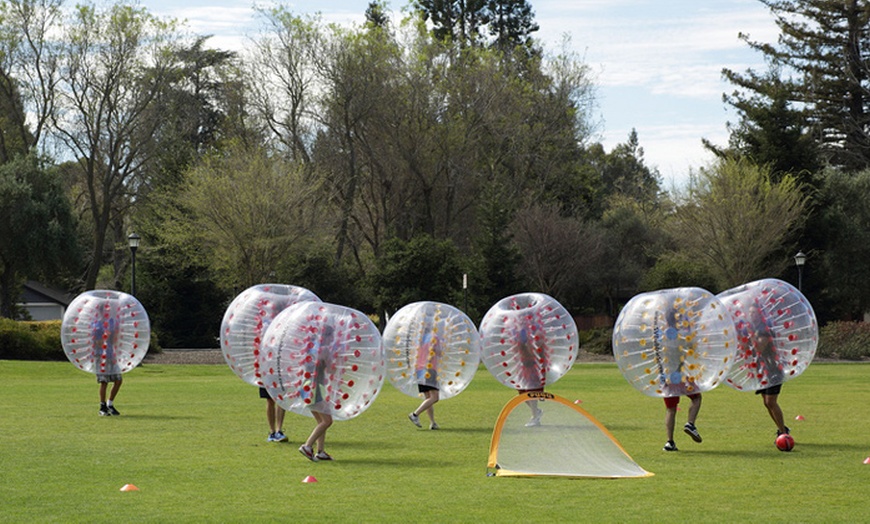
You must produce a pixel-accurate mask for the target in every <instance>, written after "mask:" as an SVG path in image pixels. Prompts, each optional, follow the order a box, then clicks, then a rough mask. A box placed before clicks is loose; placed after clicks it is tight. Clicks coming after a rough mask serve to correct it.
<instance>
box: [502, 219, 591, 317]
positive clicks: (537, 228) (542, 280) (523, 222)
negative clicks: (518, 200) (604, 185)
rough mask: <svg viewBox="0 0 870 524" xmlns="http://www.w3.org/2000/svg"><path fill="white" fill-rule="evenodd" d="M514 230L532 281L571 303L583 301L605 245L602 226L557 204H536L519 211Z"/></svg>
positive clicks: (527, 276) (522, 269) (523, 270)
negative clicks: (562, 211) (567, 212)
mask: <svg viewBox="0 0 870 524" xmlns="http://www.w3.org/2000/svg"><path fill="white" fill-rule="evenodd" d="M511 230H512V231H513V233H514V235H513V236H514V242H515V243H516V245H517V247H518V249H519V251H520V253H521V255H522V261H521V262H520V264H519V269H520V272H521V274H522V275H523V277H524V279H525V280H526V281H527V282H528V284H529V285H530V286H531V287H532V288H533V289H534V290H535V291H540V292H542V293H547V294H549V295H552V296H554V297H557V298H558V299H559V300H560V301H563V302H564V303H565V304H567V305H572V306H574V305H578V304H581V303H582V302H581V301H582V298H583V297H584V296H588V295H589V292H590V289H591V288H592V284H593V282H592V281H591V280H592V279H590V278H589V275H590V274H591V273H593V271H594V267H595V266H596V265H597V264H598V263H599V262H600V261H601V255H602V253H603V249H604V239H603V237H602V235H601V234H600V233H599V231H598V229H597V228H596V227H595V226H594V225H592V224H590V223H588V222H584V221H582V220H580V219H578V218H574V217H564V216H562V215H561V214H560V213H559V209H558V207H557V206H555V205H552V204H550V205H536V204H532V205H529V206H527V207H525V208H523V209H521V210H519V211H518V212H517V214H516V217H515V218H514V220H513V222H512V224H511Z"/></svg>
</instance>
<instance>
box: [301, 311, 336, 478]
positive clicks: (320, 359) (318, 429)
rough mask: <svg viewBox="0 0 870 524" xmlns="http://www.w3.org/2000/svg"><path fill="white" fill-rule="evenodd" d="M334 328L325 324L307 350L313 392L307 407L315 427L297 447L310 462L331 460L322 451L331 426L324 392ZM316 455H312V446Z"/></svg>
mask: <svg viewBox="0 0 870 524" xmlns="http://www.w3.org/2000/svg"><path fill="white" fill-rule="evenodd" d="M333 346H334V328H333V327H332V326H331V325H329V324H327V325H326V326H324V327H323V329H322V330H321V336H320V337H319V339H318V340H316V341H313V343H312V344H311V347H310V348H309V353H308V359H307V361H308V362H309V365H310V369H309V371H311V370H313V372H312V373H311V384H312V389H313V390H314V394H313V399H312V403H311V404H309V405H308V409H309V410H311V414H312V415H314V420H315V421H316V422H317V425H316V426H314V429H313V430H312V431H311V434H310V435H309V436H308V440H306V441H305V444H302V445H301V446H299V453H302V454H303V455H304V456H305V458H307V459H308V460H310V461H312V462H317V461H319V460H333V458H332V457H331V456H330V455H329V454H328V453H327V452H326V451H325V450H324V446H325V443H326V430H328V429H329V427H330V426H332V415H331V414H330V413H331V410H330V407H329V403H328V402H327V401H326V398H325V396H324V391H325V390H326V389H327V387H328V383H329V375H328V373H327V371H328V367H329V361H330V359H331V355H332V353H333V352H334V349H335V348H334V347H333ZM315 445H316V446H317V453H314V446H315Z"/></svg>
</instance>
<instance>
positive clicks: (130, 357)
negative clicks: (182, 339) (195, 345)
mask: <svg viewBox="0 0 870 524" xmlns="http://www.w3.org/2000/svg"><path fill="white" fill-rule="evenodd" d="M60 339H61V344H62V345H63V351H64V353H65V354H66V357H67V358H68V359H69V361H70V362H72V363H73V365H75V366H76V367H77V368H79V369H81V370H82V371H86V372H88V373H94V374H101V375H117V374H120V373H126V372H128V371H130V370H131V369H133V368H134V367H136V366H138V365H139V363H140V362H142V359H143V358H145V354H146V353H147V352H148V344H149V343H150V342H151V323H150V322H149V320H148V314H147V313H146V312H145V308H144V307H142V304H140V303H139V301H138V300H136V297H134V296H132V295H128V294H126V293H122V292H120V291H111V290H94V291H86V292H84V293H82V294H81V295H79V296H77V297H76V298H75V299H73V301H72V303H70V305H69V307H67V309H66V313H64V315H63V320H62V321H61V326H60Z"/></svg>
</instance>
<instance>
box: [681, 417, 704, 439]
mask: <svg viewBox="0 0 870 524" xmlns="http://www.w3.org/2000/svg"><path fill="white" fill-rule="evenodd" d="M683 431H685V432H686V435H689V436H690V437H692V440H694V441H695V442H701V440H702V439H701V434H700V433H698V428H696V427H695V425H694V424H692V423H691V422H686V425H685V426H683Z"/></svg>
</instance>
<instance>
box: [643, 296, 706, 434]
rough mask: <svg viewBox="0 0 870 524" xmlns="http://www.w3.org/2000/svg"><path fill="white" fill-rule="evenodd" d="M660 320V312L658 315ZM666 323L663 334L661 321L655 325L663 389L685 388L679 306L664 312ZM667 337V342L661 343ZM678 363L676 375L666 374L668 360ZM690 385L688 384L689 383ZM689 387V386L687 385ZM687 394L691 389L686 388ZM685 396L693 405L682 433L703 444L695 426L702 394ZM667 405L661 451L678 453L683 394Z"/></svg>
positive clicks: (670, 400)
mask: <svg viewBox="0 0 870 524" xmlns="http://www.w3.org/2000/svg"><path fill="white" fill-rule="evenodd" d="M656 316H657V318H658V312H657V313H656ZM664 316H665V321H666V327H665V329H664V331H660V329H659V327H658V322H656V326H655V328H654V330H655V336H654V339H655V348H654V350H655V358H656V363H657V365H658V369H659V380H660V381H661V382H662V386H663V387H664V386H666V385H670V386H672V389H679V388H673V386H674V385H683V380H682V377H683V373H682V367H683V362H682V354H681V351H680V349H679V344H678V343H677V341H678V340H679V338H680V335H679V330H680V327H682V326H683V325H684V324H683V321H682V319H681V316H682V313H681V312H680V311H678V310H677V308H676V307H674V306H671V307H669V308H668V310H667V311H666V313H665V315H664ZM662 338H664V340H662ZM662 346H665V347H666V348H667V349H666V350H665V351H664V353H665V355H662V353H663V352H662ZM671 360H673V361H676V362H677V366H676V367H677V370H676V371H675V372H673V373H670V375H669V376H668V374H666V373H665V371H664V363H665V362H669V361H671ZM690 383H691V382H690V381H689V384H690ZM687 385H688V384H687ZM684 389H686V391H688V388H684ZM685 396H687V397H689V400H691V402H692V404H691V405H690V406H689V415H688V417H687V421H686V424H685V426H683V431H684V432H685V433H686V434H687V435H689V436H690V437H692V440H694V441H695V442H701V441H702V440H703V439H702V438H701V434H700V433H699V432H698V428H696V427H695V420H696V419H697V418H698V413H699V412H700V410H701V394H700V393H688V392H686V394H685ZM664 402H665V431H666V432H667V442H665V446H664V447H663V448H662V449H663V450H664V451H678V449H677V445H676V443H675V442H674V427H675V426H676V420H677V406H678V405H679V404H680V395H676V396H670V397H665V398H664Z"/></svg>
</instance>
